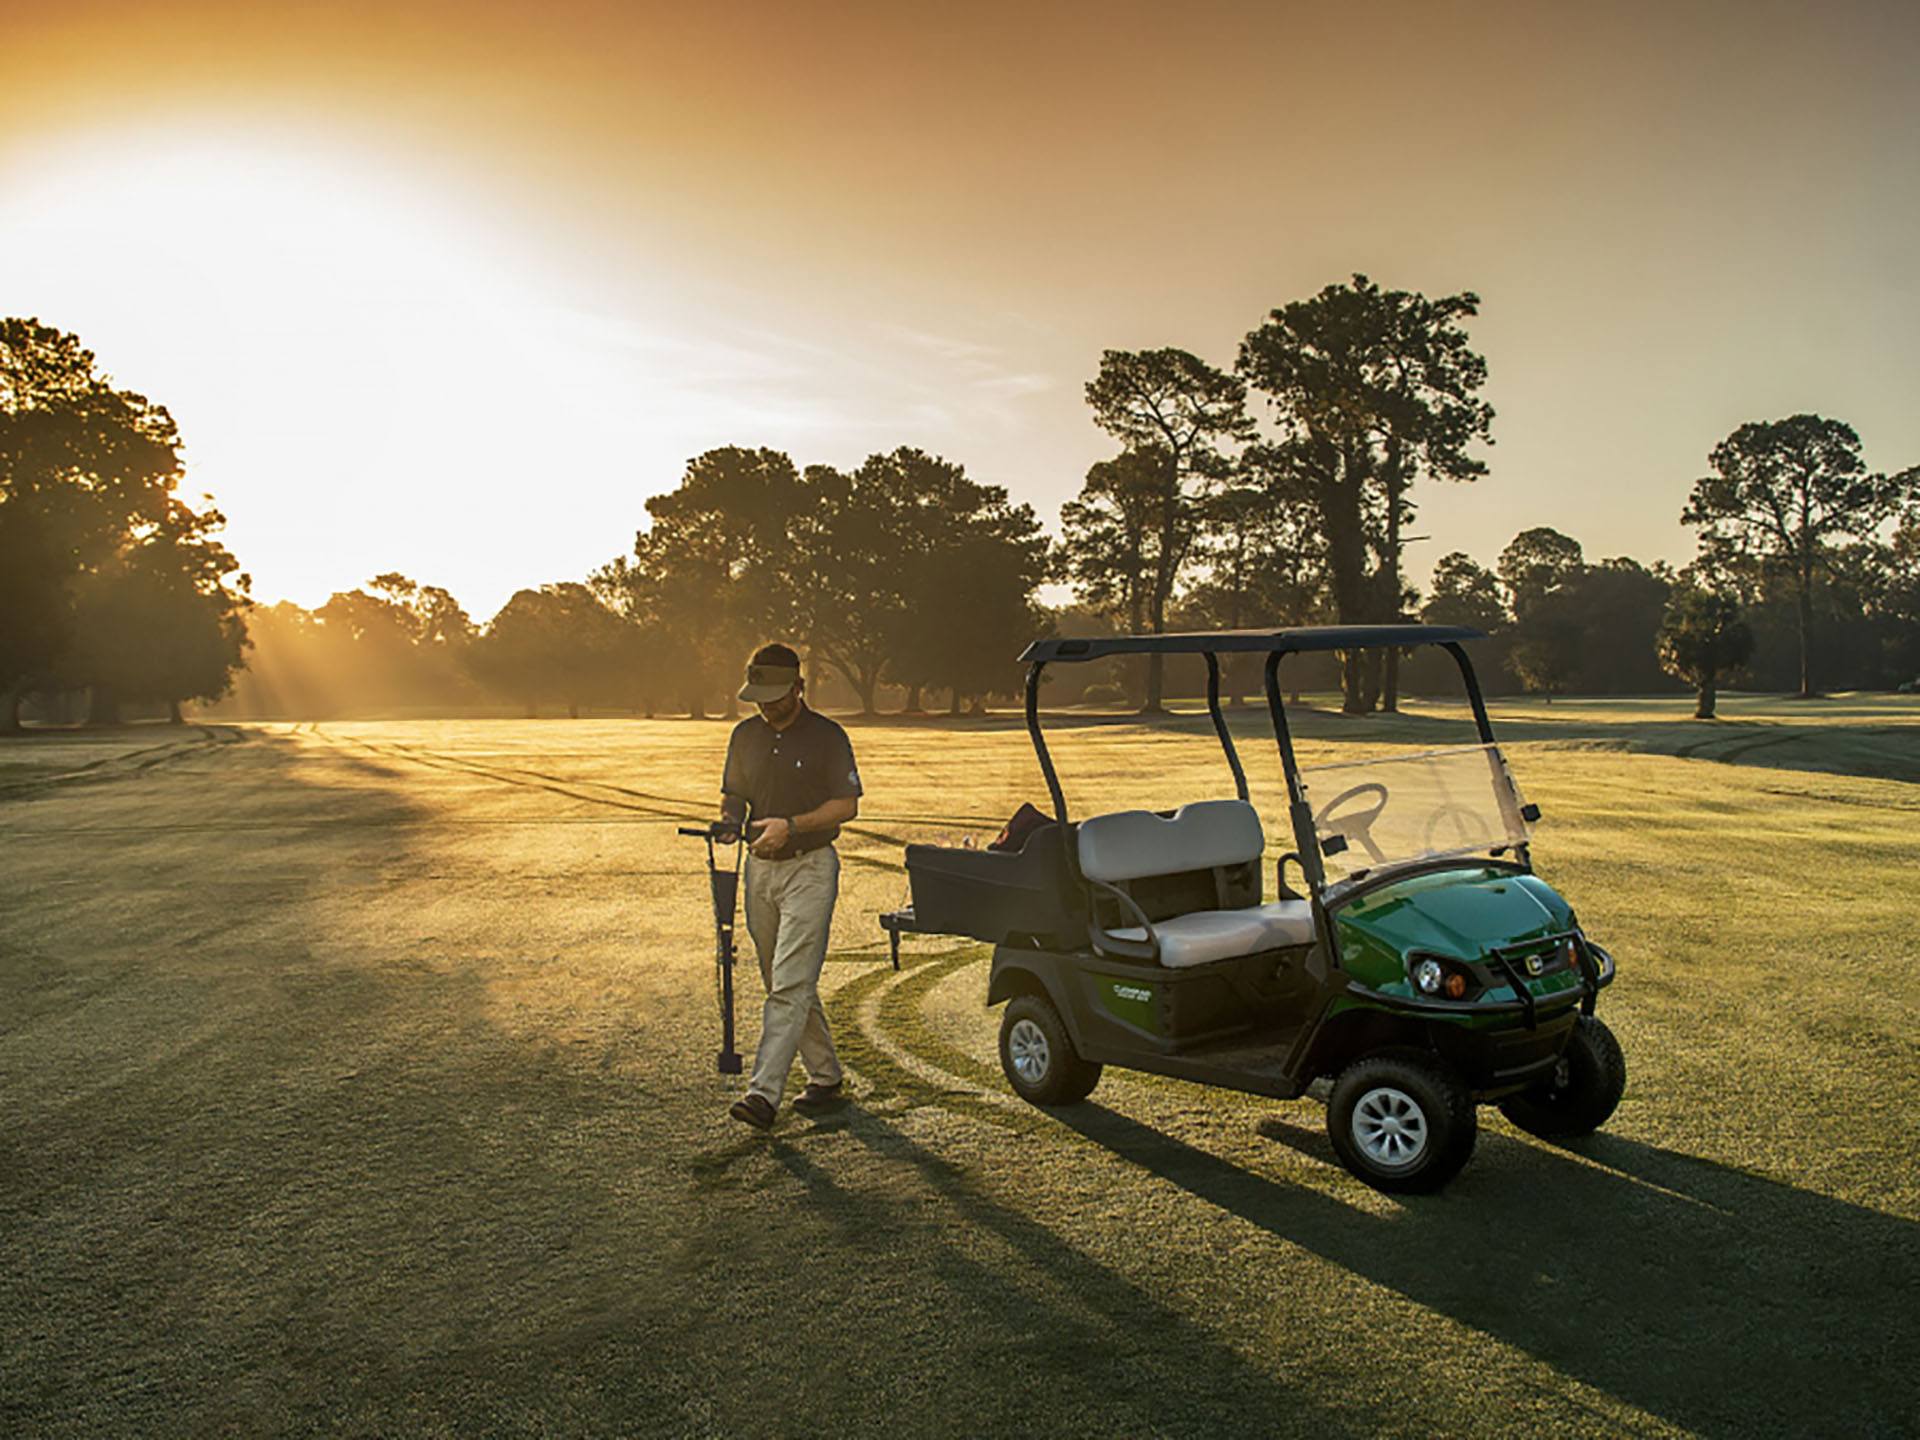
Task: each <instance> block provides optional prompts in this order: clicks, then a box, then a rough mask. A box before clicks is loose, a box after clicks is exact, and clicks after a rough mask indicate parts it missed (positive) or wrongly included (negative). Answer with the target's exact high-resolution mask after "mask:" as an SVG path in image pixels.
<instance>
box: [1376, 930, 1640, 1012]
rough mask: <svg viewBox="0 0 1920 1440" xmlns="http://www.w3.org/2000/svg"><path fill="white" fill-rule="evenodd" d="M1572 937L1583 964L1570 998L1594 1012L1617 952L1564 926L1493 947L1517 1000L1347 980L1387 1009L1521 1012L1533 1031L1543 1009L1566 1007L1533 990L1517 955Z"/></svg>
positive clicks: (1494, 960)
mask: <svg viewBox="0 0 1920 1440" xmlns="http://www.w3.org/2000/svg"><path fill="white" fill-rule="evenodd" d="M1567 940H1571V941H1572V942H1573V956H1574V963H1575V964H1576V965H1578V966H1579V967H1580V989H1579V992H1578V994H1577V995H1575V994H1574V993H1572V992H1568V993H1567V997H1566V998H1567V1002H1568V1003H1570V1004H1577V1005H1578V1006H1579V1007H1580V1013H1581V1014H1582V1015H1591V1014H1593V1011H1594V1006H1595V1005H1596V1004H1597V1003H1598V1001H1599V998H1600V992H1601V991H1602V990H1604V989H1606V987H1607V986H1609V985H1611V984H1612V983H1613V977H1614V974H1615V966H1614V963H1613V956H1612V955H1610V954H1608V953H1607V952H1606V951H1605V950H1603V949H1602V948H1601V947H1600V946H1598V945H1596V944H1594V943H1593V942H1592V941H1591V940H1589V939H1587V937H1586V936H1585V935H1583V934H1581V933H1580V932H1579V931H1578V930H1563V931H1561V932H1560V933H1559V934H1557V935H1546V936H1542V937H1541V938H1540V939H1538V940H1529V941H1527V942H1526V943H1525V944H1524V945H1506V946H1501V947H1499V948H1497V949H1494V950H1492V951H1490V952H1489V954H1490V957H1491V962H1492V964H1493V968H1494V969H1495V970H1497V971H1499V972H1500V974H1501V975H1502V976H1503V977H1504V978H1505V979H1506V981H1507V983H1508V984H1509V985H1511V986H1512V987H1513V992H1514V996H1515V998H1514V999H1512V1000H1446V999H1441V998H1440V997H1438V996H1429V995H1394V994H1391V993H1389V992H1388V991H1385V990H1375V989H1374V988H1372V987H1371V986H1368V985H1361V984H1359V983H1357V982H1355V981H1351V980H1350V981H1348V982H1347V993H1348V994H1350V995H1353V996H1355V997H1356V998H1358V999H1361V1000H1365V1001H1368V1002H1369V1003H1371V1004H1374V1005H1379V1006H1381V1007H1383V1008H1384V1009H1388V1010H1397V1011H1400V1012H1401V1013H1403V1014H1408V1015H1429V1016H1434V1017H1443V1016H1444V1017H1447V1018H1457V1017H1459V1016H1464V1015H1521V1016H1524V1017H1525V1018H1526V1022H1527V1028H1528V1029H1529V1030H1532V1029H1534V1028H1535V1027H1536V1026H1538V1025H1539V1023H1540V1016H1541V1014H1542V1013H1546V1014H1554V1015H1557V1014H1559V1013H1560V1011H1561V1010H1562V1009H1563V1008H1564V1007H1563V1005H1562V1004H1561V1003H1560V997H1559V996H1552V997H1549V998H1547V999H1544V1000H1542V999H1539V998H1537V997H1536V996H1535V995H1534V993H1533V992H1532V991H1531V990H1529V989H1527V985H1526V977H1525V976H1524V975H1523V974H1522V973H1521V970H1520V967H1519V965H1518V964H1516V963H1515V957H1516V956H1517V955H1520V954H1523V953H1525V952H1526V951H1529V950H1538V949H1540V948H1541V947H1542V946H1548V945H1558V944H1560V943H1562V942H1563V941H1567Z"/></svg>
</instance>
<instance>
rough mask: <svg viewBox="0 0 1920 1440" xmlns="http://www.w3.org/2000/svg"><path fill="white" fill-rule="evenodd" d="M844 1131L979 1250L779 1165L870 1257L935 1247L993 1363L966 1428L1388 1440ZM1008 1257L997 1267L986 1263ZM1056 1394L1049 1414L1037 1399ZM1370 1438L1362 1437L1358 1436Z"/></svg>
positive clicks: (951, 1174) (924, 1421)
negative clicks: (1054, 1425) (907, 1245)
mask: <svg viewBox="0 0 1920 1440" xmlns="http://www.w3.org/2000/svg"><path fill="white" fill-rule="evenodd" d="M836 1128H842V1129H844V1130H845V1131H846V1132H847V1133H849V1134H851V1135H852V1136H853V1137H854V1138H856V1139H858V1140H859V1141H860V1142H861V1143H862V1144H864V1145H866V1146H867V1147H868V1148H869V1149H871V1150H873V1151H874V1152H875V1153H876V1154H878V1155H880V1156H882V1157H884V1158H885V1159H887V1160H889V1161H892V1162H895V1163H897V1164H901V1165H904V1166H911V1167H912V1169H913V1171H914V1172H915V1173H917V1175H918V1176H919V1178H920V1179H921V1180H922V1181H923V1182H924V1183H925V1184H926V1185H927V1186H929V1187H930V1188H931V1189H932V1190H933V1191H934V1193H935V1194H937V1195H938V1196H939V1197H940V1199H941V1201H942V1202H944V1204H945V1205H946V1206H947V1207H949V1209H950V1211H951V1216H952V1218H953V1219H955V1220H957V1221H958V1222H960V1224H961V1225H964V1226H965V1227H966V1233H967V1235H968V1236H969V1237H970V1238H971V1237H980V1238H990V1244H989V1245H987V1246H977V1245H976V1246H975V1253H968V1251H967V1250H966V1249H963V1248H961V1246H960V1245H959V1244H956V1243H955V1240H954V1238H953V1234H952V1231H951V1229H950V1228H948V1227H945V1226H943V1227H942V1228H943V1229H947V1233H945V1234H942V1233H939V1232H938V1231H935V1230H934V1229H932V1227H930V1226H929V1225H928V1224H927V1222H926V1220H925V1219H923V1218H919V1216H918V1214H917V1212H914V1211H908V1212H906V1213H904V1214H903V1212H902V1209H901V1206H900V1203H899V1200H898V1198H897V1197H894V1196H888V1195H883V1194H870V1193H865V1192H862V1191H858V1190H853V1189H849V1188H846V1187H844V1186H842V1185H840V1184H838V1183H836V1182H835V1180H834V1178H833V1177H832V1175H830V1174H829V1173H828V1172H827V1170H826V1169H824V1168H823V1167H822V1166H820V1165H818V1164H816V1163H814V1161H813V1160H811V1159H809V1158H808V1157H807V1156H806V1155H805V1154H803V1153H802V1152H801V1151H800V1150H799V1149H797V1148H795V1147H792V1146H788V1145H780V1146H777V1147H776V1149H775V1155H776V1157H777V1159H778V1160H779V1163H780V1164H781V1165H783V1166H784V1167H785V1168H786V1169H787V1170H788V1171H789V1172H790V1173H791V1174H792V1175H793V1176H794V1177H795V1178H796V1179H798V1180H799V1181H800V1182H801V1183H802V1184H803V1185H805V1186H806V1187H807V1190H808V1192H809V1193H810V1195H811V1196H812V1198H813V1200H814V1203H815V1205H816V1206H817V1208H818V1210H819V1213H821V1214H822V1215H824V1216H826V1217H827V1218H828V1219H830V1220H831V1222H832V1223H833V1224H834V1226H835V1228H836V1229H837V1230H838V1231H839V1232H840V1234H841V1236H842V1238H843V1241H844V1242H845V1243H847V1244H850V1245H853V1246H857V1247H865V1248H870V1247H872V1246H873V1245H874V1244H875V1243H876V1236H886V1235H888V1234H890V1233H891V1232H897V1231H899V1230H900V1229H902V1227H908V1228H912V1229H915V1230H918V1231H923V1232H925V1233H924V1235H922V1236H916V1237H915V1238H916V1239H920V1240H922V1241H923V1242H924V1243H921V1244H919V1245H917V1246H916V1254H918V1255H919V1256H921V1257H922V1259H923V1263H924V1264H925V1266H926V1267H927V1269H928V1270H929V1271H930V1272H931V1275H932V1277H933V1278H935V1279H937V1280H938V1282H939V1283H940V1285H941V1286H942V1287H943V1290H944V1292H945V1293H944V1295H943V1296H942V1297H941V1300H940V1302H939V1303H940V1304H941V1305H942V1306H943V1307H949V1306H950V1308H946V1309H944V1311H943V1313H944V1318H945V1321H946V1325H947V1328H948V1329H949V1330H950V1331H951V1333H953V1334H956V1335H963V1336H968V1337H976V1338H973V1339H972V1341H971V1343H972V1344H973V1345H974V1346H975V1348H976V1349H980V1350H982V1351H983V1353H982V1355H981V1359H982V1360H983V1362H988V1361H990V1362H991V1363H990V1365H989V1366H988V1372H989V1373H983V1374H981V1375H980V1377H979V1386H978V1391H977V1397H976V1399H975V1400H974V1401H973V1402H972V1404H971V1405H970V1407H969V1413H968V1414H967V1415H966V1416H965V1417H964V1429H965V1430H966V1431H967V1432H968V1433H974V1434H1006V1433H1014V1432H1023V1431H1025V1430H1027V1429H1028V1428H1030V1427H1031V1426H1032V1424H1033V1423H1034V1415H1035V1413H1036V1412H1038V1413H1044V1414H1049V1415H1051V1414H1058V1413H1061V1412H1062V1411H1063V1410H1064V1411H1071V1412H1073V1413H1077V1414H1079V1415H1080V1416H1081V1417H1082V1420H1083V1423H1084V1424H1085V1426H1086V1428H1087V1431H1088V1433H1103V1432H1104V1433H1125V1434H1148V1433H1151V1434H1158V1435H1165V1434H1199V1435H1211V1434H1217V1433H1221V1431H1222V1429H1223V1428H1224V1429H1231V1428H1233V1427H1234V1426H1235V1425H1236V1424H1244V1423H1246V1417H1250V1416H1259V1417H1261V1419H1260V1420H1259V1422H1258V1428H1259V1431H1260V1433H1262V1434H1269V1435H1277V1434H1303V1435H1313V1436H1342V1435H1354V1434H1366V1433H1372V1432H1373V1431H1374V1430H1375V1429H1376V1426H1375V1425H1373V1424H1370V1423H1368V1422H1367V1420H1366V1418H1365V1406H1364V1401H1362V1400H1360V1399H1359V1398H1357V1397H1349V1403H1348V1404H1346V1405H1344V1406H1343V1407H1342V1410H1341V1411H1339V1412H1335V1411H1331V1410H1328V1409H1325V1408H1324V1407H1322V1406H1321V1405H1319V1404H1318V1403H1317V1402H1316V1401H1315V1400H1314V1398H1313V1396H1312V1395H1311V1394H1310V1393H1309V1392H1308V1391H1306V1390H1304V1389H1302V1388H1298V1387H1289V1386H1286V1385H1284V1384H1282V1383H1280V1382H1279V1381H1277V1380H1275V1379H1274V1378H1272V1377H1271V1376H1269V1375H1267V1374H1265V1373H1263V1372H1261V1371H1260V1370H1259V1369H1257V1368H1256V1367H1255V1366H1253V1365H1251V1364H1250V1363H1248V1361H1247V1360H1246V1359H1245V1358H1243V1357H1242V1356H1240V1355H1238V1354H1236V1353H1235V1352H1234V1351H1233V1350H1231V1349H1230V1348H1228V1347H1227V1346H1226V1345H1223V1344H1222V1343H1221V1342H1220V1341H1219V1340H1218V1339H1217V1338H1216V1337H1215V1336H1213V1335H1211V1334H1209V1333H1208V1332H1207V1331H1206V1330H1205V1329H1204V1328H1203V1327H1201V1326H1199V1325H1196V1324H1195V1323H1194V1322H1193V1321H1192V1320H1190V1319H1188V1318H1187V1317H1186V1316H1185V1315H1182V1314H1181V1313H1180V1312H1179V1311H1177V1310H1175V1309H1173V1308H1172V1307H1170V1306H1168V1305H1166V1304H1165V1303H1163V1302H1162V1301H1159V1300H1157V1299H1155V1298H1154V1297H1153V1296H1152V1295H1150V1294H1149V1293H1148V1292H1147V1291H1145V1290H1144V1289H1142V1288H1141V1287H1139V1286H1138V1285H1135V1284H1134V1283H1132V1282H1131V1281H1129V1280H1127V1279H1126V1278H1125V1277H1123V1276H1121V1275H1118V1274H1116V1273H1115V1272H1114V1271H1112V1270H1110V1269H1108V1268H1107V1267H1106V1266H1104V1265H1101V1264H1100V1263H1099V1262H1098V1261H1096V1260H1094V1259H1093V1258H1091V1257H1090V1256H1088V1255H1087V1254H1086V1253H1084V1252H1083V1251H1080V1250H1077V1249H1075V1248H1074V1247H1073V1246H1071V1245H1069V1244H1067V1243H1066V1242H1064V1241H1062V1240H1061V1239H1060V1238H1059V1237H1058V1236H1057V1235H1055V1234H1054V1233H1053V1232H1052V1231H1051V1230H1049V1229H1048V1228H1047V1227H1046V1226H1045V1225H1043V1224H1041V1223H1039V1222H1037V1221H1035V1220H1032V1219H1029V1218H1027V1217H1026V1216H1024V1215H1021V1214H1019V1213H1018V1212H1016V1211H1014V1210H1011V1209H1008V1208H1007V1207H1006V1206H1004V1205H1001V1204H999V1203H997V1202H996V1201H994V1200H993V1199H991V1198H989V1197H988V1196H987V1195H985V1194H984V1193H982V1191H981V1190H980V1188H979V1187H978V1185H977V1184H976V1183H975V1182H974V1181H972V1180H970V1179H969V1178H968V1176H967V1174H966V1173H965V1171H963V1170H962V1169H961V1168H960V1167H959V1166H957V1165H954V1164H952V1163H950V1162H949V1161H947V1160H944V1159H942V1158H941V1157H940V1156H938V1155H936V1154H934V1153H933V1152H932V1151H930V1150H927V1149H925V1148H924V1147H922V1146H920V1145H918V1144H916V1143H915V1142H914V1141H913V1140H911V1139H909V1138H908V1137H907V1136H905V1135H903V1134H901V1133H900V1132H899V1131H898V1130H896V1129H895V1128H893V1127H892V1126H891V1125H889V1124H887V1123H886V1122H885V1121H884V1120H883V1119H881V1118H880V1117H879V1116H877V1115H875V1114H873V1113H871V1112H869V1111H865V1110H862V1109H861V1108H859V1107H858V1106H850V1107H848V1111H847V1112H846V1116H845V1119H844V1121H843V1122H842V1123H841V1124H840V1125H838V1126H836ZM1000 1246H1004V1247H1005V1249H1006V1250H1007V1251H1009V1252H1011V1257H1012V1259H1011V1263H1009V1264H1006V1265H1004V1266H996V1265H995V1264H993V1263H990V1262H989V1261H988V1260H987V1259H984V1258H981V1257H980V1255H979V1253H978V1251H979V1250H980V1249H990V1248H997V1247H1000ZM1034 1385H1039V1386H1044V1387H1046V1389H1047V1391H1048V1394H1047V1396H1046V1398H1045V1400H1044V1402H1039V1403H1036V1402H1034V1401H1032V1400H1030V1399H1028V1398H1023V1397H1024V1396H1025V1395H1026V1392H1027V1391H1028V1389H1029V1388H1030V1387H1031V1386H1034ZM961 1423H962V1417H960V1416H957V1415H936V1414H927V1415H921V1416H919V1417H917V1418H915V1419H913V1420H911V1421H909V1422H907V1423H906V1424H904V1425H903V1427H902V1428H903V1429H904V1430H905V1431H906V1432H908V1433H920V1432H921V1431H925V1430H932V1431H934V1432H944V1431H946V1430H949V1429H953V1428H956V1427H957V1426H959V1425H961ZM1356 1426H1357V1427H1358V1428H1356Z"/></svg>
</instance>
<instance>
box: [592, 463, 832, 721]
mask: <svg viewBox="0 0 1920 1440" xmlns="http://www.w3.org/2000/svg"><path fill="white" fill-rule="evenodd" d="M804 505H805V497H803V495H802V487H801V479H800V476H799V474H798V472H797V471H796V470H795V469H794V464H793V461H792V460H791V459H790V458H789V457H788V456H786V455H785V454H782V453H781V452H780V451H778V450H765V449H761V450H750V449H744V448H742V447H739V446H725V447H722V448H720V449H717V450H709V451H707V452H705V453H704V454H702V455H699V456H696V457H695V458H694V459H693V460H691V461H689V462H688V464H687V469H686V472H685V474H684V475H683V476H682V477H681V481H680V484H679V485H678V486H677V487H676V488H675V489H673V490H672V491H669V492H668V493H666V494H664V495H655V496H653V497H652V498H651V499H649V500H648V501H647V514H648V516H649V517H650V521H651V523H650V524H649V525H648V527H647V528H646V529H645V530H642V531H641V532H640V533H639V534H638V535H636V536H635V537H634V546H633V560H632V563H631V564H630V565H626V566H624V567H623V568H622V571H621V572H620V577H619V578H620V579H621V581H622V582H623V583H624V584H625V585H626V587H627V589H628V592H629V595H630V599H629V600H628V602H627V604H626V606H625V607H623V608H624V610H625V612H626V613H628V614H629V615H630V616H632V617H635V618H636V619H638V620H639V621H640V623H641V624H642V625H643V628H644V629H646V630H647V631H648V632H649V636H650V639H651V640H652V642H653V644H654V646H655V651H656V654H657V656H659V657H660V658H661V659H663V660H664V659H667V658H669V657H670V659H671V662H672V665H673V673H674V674H676V675H677V676H678V677H679V680H680V690H681V698H682V700H683V701H684V702H685V704H686V707H687V713H688V714H690V715H693V716H699V715H702V714H704V713H705V702H706V700H707V699H709V698H711V697H713V696H715V695H724V696H725V704H726V706H727V709H728V710H729V712H731V711H732V710H733V709H734V704H735V702H734V698H733V697H734V693H735V691H734V677H735V675H736V674H737V672H738V670H739V668H740V664H741V661H742V659H743V658H744V657H745V656H746V655H747V654H748V653H749V652H750V651H751V650H752V649H753V647H754V646H755V645H756V644H757V643H759V641H760V640H761V639H763V638H764V637H766V636H768V635H773V634H781V633H790V632H791V630H792V628H793V627H794V625H795V624H796V623H797V622H798V620H799V618H800V615H799V612H800V609H801V608H802V600H801V597H800V596H799V595H797V594H796V592H795V590H794V588H793V584H792V571H793V567H794V566H795V564H796V559H795V557H794V556H793V555H792V554H791V553H790V551H789V545H790V541H791V538H792V531H793V529H794V526H795V522H796V518H797V517H798V516H799V515H800V513H801V511H802V510H803V508H804ZM608 578H611V577H608Z"/></svg>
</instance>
